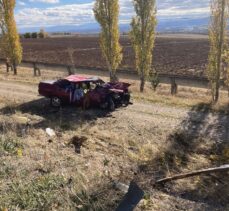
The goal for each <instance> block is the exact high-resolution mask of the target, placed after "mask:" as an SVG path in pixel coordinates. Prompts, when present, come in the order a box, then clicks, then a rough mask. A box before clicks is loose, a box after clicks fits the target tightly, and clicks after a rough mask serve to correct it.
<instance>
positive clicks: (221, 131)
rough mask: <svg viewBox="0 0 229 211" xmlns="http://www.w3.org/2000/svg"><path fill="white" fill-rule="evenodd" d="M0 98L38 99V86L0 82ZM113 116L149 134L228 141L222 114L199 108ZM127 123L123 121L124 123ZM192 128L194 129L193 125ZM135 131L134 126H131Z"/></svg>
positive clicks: (143, 108)
mask: <svg viewBox="0 0 229 211" xmlns="http://www.w3.org/2000/svg"><path fill="white" fill-rule="evenodd" d="M0 97H4V98H6V99H9V101H16V102H21V103H26V102H30V101H33V100H38V99H41V98H42V97H41V96H39V95H38V91H37V85H31V84H26V83H18V82H17V83H16V82H12V81H0ZM113 115H115V116H121V117H122V118H123V117H124V116H125V118H124V119H125V120H127V119H129V122H128V121H127V122H128V123H129V124H131V122H132V123H134V124H135V126H136V128H139V127H140V128H141V129H143V130H148V133H149V134H150V131H152V130H155V127H156V128H157V127H159V125H160V128H161V130H165V131H167V132H166V133H168V131H170V132H171V131H173V130H174V129H177V127H179V126H182V127H183V126H184V127H185V129H186V130H187V132H188V133H190V134H193V135H195V133H198V134H201V135H202V136H206V137H208V138H214V139H218V140H219V141H220V140H221V139H223V140H229V132H228V130H229V117H228V115H223V114H213V113H211V112H208V111H206V110H202V111H199V110H198V106H196V107H193V108H191V109H189V108H180V107H171V106H167V105H162V104H151V103H146V102H134V104H133V105H132V106H129V107H128V108H126V109H119V110H118V111H117V112H115V113H114V114H113ZM125 122H126V121H125ZM192 124H194V125H192ZM133 127H134V126H133Z"/></svg>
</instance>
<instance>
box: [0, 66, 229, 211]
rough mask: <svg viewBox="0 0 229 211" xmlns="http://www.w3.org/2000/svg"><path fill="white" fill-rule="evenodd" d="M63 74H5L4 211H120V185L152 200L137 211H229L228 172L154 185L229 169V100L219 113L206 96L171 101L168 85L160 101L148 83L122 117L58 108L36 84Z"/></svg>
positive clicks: (196, 93)
mask: <svg viewBox="0 0 229 211" xmlns="http://www.w3.org/2000/svg"><path fill="white" fill-rule="evenodd" d="M65 74H66V73H64V72H61V71H49V70H44V71H43V74H42V76H41V77H32V76H31V70H30V69H23V68H21V69H20V71H19V74H18V75H17V76H14V75H12V73H5V69H4V67H0V159H1V165H0V196H1V197H0V210H18V211H21V210H66V211H71V210H82V211H84V210H85V211H86V210H92V211H97V210H101V211H103V210H104V211H113V210H115V208H116V207H117V205H118V204H119V202H120V200H121V198H122V197H123V195H124V193H123V192H122V191H121V190H120V189H118V188H117V187H116V186H115V185H114V183H117V182H121V183H124V184H129V182H130V181H132V180H134V181H136V182H137V183H138V184H139V186H141V188H142V189H143V190H144V192H145V197H144V199H143V200H142V201H141V202H140V203H139V205H138V207H137V208H136V211H144V210H145V211H152V210H156V211H168V210H175V211H176V210H177V211H178V210H190V211H196V210H203V211H208V210H218V211H225V210H228V209H229V207H228V200H229V195H228V194H229V193H228V190H229V177H228V173H224V174H222V173H215V174H211V175H206V176H205V175H203V176H197V177H192V178H188V179H183V180H178V181H174V182H170V183H168V184H166V185H165V186H164V187H155V186H153V182H154V181H155V180H156V179H159V178H163V177H165V176H170V175H173V174H176V173H180V172H187V171H192V170H196V169H201V168H208V167H212V166H219V165H223V164H226V163H228V162H229V145H228V140H229V115H228V97H227V93H223V92H221V101H220V103H219V105H217V106H219V107H218V108H217V107H211V106H210V105H209V100H210V93H209V91H208V90H205V89H195V88H185V87H181V88H180V89H179V93H178V95H177V96H173V97H172V96H171V95H170V89H169V86H166V85H160V86H159V88H158V90H157V91H156V92H153V91H152V89H151V88H150V86H149V84H147V85H146V91H145V93H144V94H141V93H139V92H138V87H139V82H138V81H129V82H130V83H131V84H132V88H131V91H132V95H133V99H132V101H133V105H130V106H128V107H123V108H119V109H117V110H116V111H115V112H112V113H107V112H106V111H102V110H99V109H90V110H87V111H84V110H82V109H81V108H75V107H74V106H66V107H63V108H61V109H53V108H51V107H50V105H49V102H48V101H47V100H46V99H44V98H42V97H40V96H38V95H37V84H38V82H39V81H40V80H45V79H56V78H59V77H64V76H65ZM85 74H87V72H86V71H85ZM103 78H104V80H108V78H106V77H103ZM47 127H50V128H52V129H54V130H55V132H56V136H54V137H52V138H50V137H49V136H48V135H47V134H46V132H45V130H46V128H47ZM81 140H82V145H80V146H79V145H77V141H81ZM75 142H76V143H75ZM79 148H80V153H79V151H77V150H79ZM77 152H78V153H77Z"/></svg>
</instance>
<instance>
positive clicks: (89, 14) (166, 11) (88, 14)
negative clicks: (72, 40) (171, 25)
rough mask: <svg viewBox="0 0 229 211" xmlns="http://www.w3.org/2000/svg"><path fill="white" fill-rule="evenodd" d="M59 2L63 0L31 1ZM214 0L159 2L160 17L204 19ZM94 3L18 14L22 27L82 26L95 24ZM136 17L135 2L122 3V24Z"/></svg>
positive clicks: (36, 9) (37, 9)
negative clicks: (211, 1)
mask: <svg viewBox="0 0 229 211" xmlns="http://www.w3.org/2000/svg"><path fill="white" fill-rule="evenodd" d="M30 1H40V2H46V3H57V2H58V1H59V0H30ZM209 1H210V0H201V1H200V0H185V1H181V0H158V5H157V8H158V18H159V19H167V18H179V17H204V16H208V14H209V11H210V10H209ZM93 5H94V1H92V2H91V3H75V4H71V5H61V6H53V7H48V8H43V9H41V8H24V9H21V10H19V11H18V12H17V14H16V19H17V23H18V24H19V27H33V26H39V27H45V26H56V25H59V26H61V25H81V24H86V23H92V22H95V19H94V15H93V11H92V8H93ZM133 16H134V9H133V5H132V0H120V23H128V22H130V19H131V17H133Z"/></svg>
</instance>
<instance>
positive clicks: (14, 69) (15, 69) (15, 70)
mask: <svg viewBox="0 0 229 211" xmlns="http://www.w3.org/2000/svg"><path fill="white" fill-rule="evenodd" d="M13 71H14V75H17V65H16V64H15V63H14V64H13Z"/></svg>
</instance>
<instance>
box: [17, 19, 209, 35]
mask: <svg viewBox="0 0 229 211" xmlns="http://www.w3.org/2000/svg"><path fill="white" fill-rule="evenodd" d="M208 22H209V18H198V19H197V18H195V19H192V18H179V19H178V18H176V19H172V18H171V19H161V20H159V21H158V26H157V31H158V32H196V33H198V32H201V31H206V30H207V26H208ZM40 28H41V27H29V28H23V27H21V28H19V30H20V33H25V32H36V31H39V30H40ZM129 29H130V25H129V24H121V25H120V31H121V32H127V31H129ZM45 30H46V31H47V32H49V33H52V32H75V33H97V32H99V30H100V27H99V25H98V24H97V23H87V24H83V25H75V26H74V25H62V26H48V27H45Z"/></svg>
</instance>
